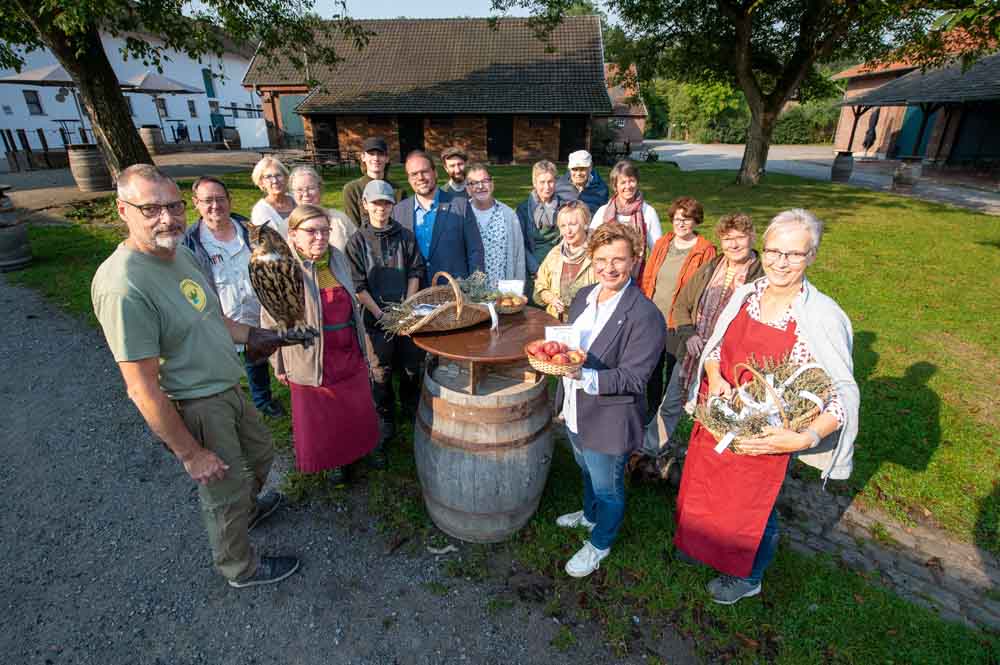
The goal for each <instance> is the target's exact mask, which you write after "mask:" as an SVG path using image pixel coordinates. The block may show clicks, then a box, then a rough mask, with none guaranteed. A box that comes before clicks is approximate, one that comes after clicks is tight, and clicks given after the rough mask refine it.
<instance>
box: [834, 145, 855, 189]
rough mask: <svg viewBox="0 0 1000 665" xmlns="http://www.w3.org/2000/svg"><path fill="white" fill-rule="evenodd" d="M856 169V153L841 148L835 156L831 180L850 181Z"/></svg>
mask: <svg viewBox="0 0 1000 665" xmlns="http://www.w3.org/2000/svg"><path fill="white" fill-rule="evenodd" d="M853 171H854V153H852V152H850V151H849V150H840V151H838V152H837V156H836V157H834V158H833V168H832V169H831V170H830V180H832V181H833V182H849V181H850V179H851V173H852V172H853Z"/></svg>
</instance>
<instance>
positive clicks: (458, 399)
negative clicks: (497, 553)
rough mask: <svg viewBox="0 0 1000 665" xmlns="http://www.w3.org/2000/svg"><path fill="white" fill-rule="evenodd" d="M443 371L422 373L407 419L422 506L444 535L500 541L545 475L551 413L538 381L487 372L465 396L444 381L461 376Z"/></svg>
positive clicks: (530, 505) (525, 514) (528, 511)
mask: <svg viewBox="0 0 1000 665" xmlns="http://www.w3.org/2000/svg"><path fill="white" fill-rule="evenodd" d="M428 364H429V365H432V364H433V363H428ZM442 372H444V373H445V374H446V373H447V370H445V369H443V368H436V369H434V370H430V369H429V370H428V372H427V374H426V375H425V377H424V387H423V394H422V395H421V398H420V407H419V409H418V411H417V419H416V424H415V425H414V452H415V456H416V462H417V474H418V476H419V477H420V485H421V487H422V488H423V494H424V502H425V503H426V505H427V512H428V513H429V514H430V516H431V519H433V520H434V523H435V524H437V526H438V528H440V529H441V530H442V531H444V532H445V533H447V534H448V535H450V536H454V537H455V538H459V539H461V540H465V541H469V542H473V543H495V542H500V541H502V540H505V539H507V538H509V537H510V536H511V535H512V534H514V533H515V532H516V531H517V530H518V529H520V528H521V527H523V526H524V525H525V524H526V523H527V522H528V520H529V519H531V516H532V515H534V513H535V511H536V510H537V509H538V502H539V501H540V500H541V498H542V490H543V489H544V488H545V481H546V479H547V478H548V475H549V466H550V464H551V462H552V446H553V442H552V431H551V422H552V413H551V407H550V406H549V400H548V394H547V392H546V388H545V386H546V384H545V381H544V380H540V379H537V378H534V379H532V380H530V381H523V380H516V379H509V380H506V381H504V380H502V379H501V378H499V377H489V378H487V379H484V380H483V381H482V382H481V383H480V387H479V389H477V393H478V394H476V395H469V394H467V393H463V392H459V391H458V390H457V389H453V388H452V387H446V385H445V384H447V386H454V388H458V386H459V385H460V382H454V381H449V380H448V377H447V376H446V375H443V374H442ZM435 377H437V378H435Z"/></svg>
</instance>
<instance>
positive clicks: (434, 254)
mask: <svg viewBox="0 0 1000 665" xmlns="http://www.w3.org/2000/svg"><path fill="white" fill-rule="evenodd" d="M360 161H361V169H362V175H361V176H360V177H359V178H357V179H355V180H353V181H351V182H349V183H347V185H345V186H344V191H343V200H344V208H345V211H344V212H341V211H338V210H334V209H330V208H324V207H322V206H321V205H320V203H321V200H322V196H323V180H322V177H321V176H320V174H319V173H317V172H316V171H315V170H313V169H311V168H309V167H297V168H295V169H292V170H291V171H289V170H288V169H287V168H286V167H285V166H284V165H283V164H282V163H281V162H280V161H278V160H277V159H275V158H273V157H265V158H264V159H262V160H260V162H259V163H258V164H257V165H256V166H255V167H254V169H253V173H252V178H253V181H254V183H255V184H256V185H257V187H259V188H260V189H261V191H262V193H263V196H262V198H261V199H260V200H259V201H258V202H257V203H256V204H255V205H254V207H253V210H252V211H251V214H250V218H249V219H247V218H244V217H242V216H240V215H238V214H236V213H234V212H233V211H232V209H231V199H230V196H229V192H228V190H227V188H226V186H225V184H224V183H223V182H222V181H220V180H218V179H215V178H212V177H207V176H206V177H202V178H199V179H197V180H196V181H195V182H194V184H193V185H192V201H193V203H194V205H195V207H196V208H197V209H198V212H199V218H198V220H197V221H196V222H195V223H194V224H192V225H190V226H188V227H187V228H185V214H184V213H185V203H184V200H183V199H182V198H181V196H180V193H179V191H178V190H177V186H176V184H175V183H173V181H172V180H170V179H169V178H168V177H167V176H165V175H164V174H163V173H162V172H160V171H158V170H157V169H156V168H155V167H152V166H148V165H137V166H134V167H130V168H129V169H126V170H125V171H124V172H123V173H122V174H121V175H120V176H119V180H118V211H119V215H120V216H121V218H122V219H123V220H124V221H125V223H126V224H127V226H128V228H129V236H128V238H127V239H126V240H125V241H124V242H123V243H122V244H121V245H120V246H119V248H118V249H117V250H116V252H115V254H114V255H112V257H110V258H109V259H108V260H107V261H105V263H104V264H102V266H101V268H100V270H99V271H98V272H97V274H96V275H95V277H94V282H93V285H92V297H93V302H94V309H95V312H96V314H97V316H98V319H99V320H100V322H101V325H102V326H103V328H104V330H105V335H106V337H107V340H108V344H109V346H110V347H111V350H112V352H113V354H114V356H115V359H116V361H117V362H118V363H119V366H120V368H121V371H122V374H123V377H124V379H125V382H126V385H127V387H128V391H129V396H130V397H131V398H132V399H133V401H134V402H135V403H136V405H137V406H138V408H139V410H140V412H141V413H142V415H143V416H144V417H145V418H146V420H147V422H148V423H149V425H150V427H151V429H152V430H153V431H154V432H155V433H156V434H157V435H158V436H159V437H160V438H161V439H162V440H163V441H164V443H165V444H166V445H167V447H168V448H169V449H170V450H171V451H172V452H173V453H174V454H175V455H176V456H177V457H178V458H179V459H180V460H181V461H182V463H183V464H184V466H185V468H186V469H187V470H188V473H189V474H190V475H191V477H192V478H193V479H194V480H196V481H198V482H199V483H200V484H201V487H200V490H201V499H202V512H203V515H204V519H205V523H206V527H207V529H208V532H209V539H210V543H211V545H212V551H213V557H214V560H215V564H216V567H217V568H218V570H219V571H220V572H221V573H222V574H223V575H224V576H225V577H226V578H227V579H228V581H229V583H230V584H231V585H232V586H234V587H242V586H248V585H254V584H264V583H270V582H276V581H278V580H280V579H284V577H287V576H288V575H290V574H292V573H293V572H294V571H295V570H296V569H297V567H298V561H297V560H296V559H295V558H294V557H287V556H286V557H281V556H279V557H261V556H257V555H256V554H255V553H254V551H253V549H252V548H251V547H250V544H249V540H248V536H247V532H248V531H249V529H252V528H253V527H255V526H256V525H257V524H259V523H260V522H261V521H262V520H263V519H264V518H266V517H267V516H269V515H270V514H272V513H273V512H274V510H275V509H276V508H277V507H278V504H279V503H280V495H278V494H276V493H274V492H269V493H267V494H264V495H259V491H260V488H261V486H262V484H263V481H264V479H265V478H266V475H267V470H268V469H269V467H270V463H271V457H272V455H273V452H272V448H271V444H270V439H269V437H268V436H267V431H266V429H265V428H264V427H263V426H262V425H261V423H260V421H259V419H258V418H257V414H256V412H255V410H254V409H252V408H250V407H249V405H247V404H246V403H245V399H244V398H243V396H242V392H241V391H240V390H239V385H238V384H239V380H240V376H241V375H242V374H244V373H245V374H246V377H247V381H248V383H249V386H250V394H251V398H252V400H253V403H254V405H255V406H256V411H259V412H261V413H263V414H264V415H265V416H269V417H277V416H281V415H283V414H284V410H283V408H282V407H281V405H280V404H278V403H277V402H276V401H275V400H274V399H273V397H272V395H271V392H270V376H269V372H268V368H267V364H266V363H267V362H268V361H270V364H271V367H272V368H273V372H274V374H275V377H276V378H277V379H278V380H279V381H281V382H283V383H286V384H288V386H289V389H290V393H291V408H292V428H293V439H294V446H295V453H296V455H295V456H296V464H297V466H298V468H299V469H300V470H301V471H303V472H309V473H313V472H326V473H327V474H328V475H329V477H330V479H331V481H332V482H334V483H337V484H341V483H343V482H346V474H345V471H346V469H347V468H348V466H349V465H350V464H352V463H354V462H356V461H359V460H361V459H363V458H366V459H367V460H368V462H369V463H370V464H371V465H372V466H374V467H376V468H381V467H384V466H385V464H386V453H387V449H386V447H387V445H388V444H389V442H391V441H392V440H393V438H394V436H395V432H396V423H397V422H398V420H397V409H398V411H399V414H400V415H401V416H402V418H404V419H407V420H412V416H413V414H414V413H415V409H416V405H417V400H418V396H419V381H420V372H421V367H422V362H423V354H422V352H420V351H419V349H417V348H416V346H415V345H414V344H413V342H412V341H411V340H410V338H409V337H405V336H393V335H391V334H388V333H386V332H385V331H384V330H382V329H381V328H380V327H379V320H380V318H381V317H382V316H383V314H384V311H385V309H386V308H387V307H388V306H389V305H390V304H391V303H395V302H399V301H402V300H404V299H406V298H407V297H409V296H412V295H413V294H414V293H416V292H417V291H418V290H420V289H422V288H425V287H427V286H430V285H431V280H432V279H433V277H434V275H435V274H436V273H438V272H440V271H446V272H448V273H451V274H452V275H454V276H456V277H466V276H469V275H471V274H472V273H474V272H476V271H482V272H484V273H485V274H486V275H487V278H488V280H489V281H490V283H492V284H494V285H495V284H496V283H497V282H499V281H500V280H521V281H523V282H524V283H525V285H526V294H527V295H529V297H530V299H531V300H532V302H533V304H534V305H536V306H538V307H542V308H544V309H545V310H546V311H548V312H549V313H550V314H551V315H552V316H553V317H555V318H557V319H559V320H560V321H562V322H564V323H565V324H568V325H571V326H572V327H573V328H574V330H575V331H576V333H577V334H578V335H579V339H580V343H581V347H582V348H583V350H584V351H586V352H587V360H586V362H585V364H584V366H583V368H582V369H581V370H580V371H578V372H577V373H576V374H575V375H574V376H572V377H568V378H564V379H563V380H562V381H561V382H560V384H559V390H558V394H557V396H556V402H555V404H556V410H557V412H559V415H560V418H561V420H562V421H563V422H564V423H565V427H566V431H567V436H568V439H569V442H570V445H571V448H572V451H573V454H574V458H575V460H576V462H577V464H578V465H579V467H580V469H581V477H582V484H583V502H582V509H581V510H578V511H575V512H572V513H569V514H566V515H562V516H560V517H559V519H558V524H559V525H560V526H562V527H566V528H584V529H587V530H588V531H589V538H588V539H587V541H586V542H585V543H584V545H583V547H582V548H581V549H580V550H579V551H578V552H577V553H576V554H575V555H574V556H573V557H572V558H571V559H570V560H569V561H568V563H567V564H566V572H567V573H568V574H569V575H572V576H576V577H582V576H585V575H589V574H590V573H592V572H593V571H594V570H596V569H597V568H598V567H599V565H600V562H601V561H602V560H603V559H604V558H605V557H607V556H608V555H609V553H610V551H611V548H612V545H613V544H614V542H615V539H616V538H617V534H618V531H619V529H620V527H621V525H622V522H623V519H624V515H625V505H626V504H625V480H624V477H625V469H626V465H627V463H628V461H629V459H630V457H632V456H633V455H635V454H645V455H649V456H660V455H663V454H666V453H669V452H670V451H672V450H674V451H676V448H677V447H676V446H675V445H674V442H673V438H674V429H675V428H676V426H677V424H678V422H679V420H680V416H681V412H682V409H684V408H685V407H687V408H688V409H689V410H690V408H691V407H692V406H693V404H695V403H696V402H697V401H698V400H704V399H706V398H707V397H708V396H710V395H720V396H729V395H731V394H732V392H733V390H734V387H736V386H739V385H741V384H742V383H744V382H745V381H746V380H747V377H746V376H744V374H745V371H743V372H741V371H738V369H737V368H738V365H739V364H740V363H742V362H745V361H746V360H747V359H748V358H755V359H757V360H762V359H765V358H780V357H783V356H786V355H788V356H791V357H792V358H793V359H794V360H796V361H798V362H802V363H805V362H814V363H818V364H819V365H821V366H822V367H823V368H824V369H825V370H826V371H827V373H828V374H829V375H830V377H831V379H832V381H833V386H834V397H833V398H832V399H830V400H829V401H828V403H827V404H825V405H824V408H823V410H822V413H821V415H820V416H819V417H817V418H816V420H815V421H814V422H813V423H812V424H810V425H809V427H808V428H806V429H805V430H803V431H801V432H794V431H788V430H783V429H781V428H773V429H770V430H768V431H767V433H766V436H764V437H763V438H760V439H754V440H752V441H745V442H742V443H741V449H742V451H743V452H745V453H746V454H743V455H737V454H734V453H733V452H732V451H730V450H725V451H723V452H721V453H719V452H716V451H715V447H716V444H717V441H716V440H715V438H714V436H713V435H712V434H711V433H710V432H708V431H707V430H706V429H704V428H702V427H701V426H700V425H697V424H696V425H695V428H694V430H693V432H692V435H691V437H690V443H689V446H688V450H687V453H686V458H685V465H684V471H683V475H682V479H681V489H680V493H679V495H678V508H677V519H678V524H677V533H676V538H675V544H676V547H677V550H678V558H679V559H681V560H682V561H690V562H700V563H704V564H708V565H710V566H712V567H714V568H716V569H717V570H719V571H720V572H721V573H722V575H721V576H720V577H718V578H716V579H715V580H713V581H712V582H711V583H710V584H709V588H708V590H709V593H710V594H711V596H712V598H713V599H714V600H715V601H717V602H720V603H733V602H736V601H737V600H739V599H740V598H743V597H747V596H751V595H755V594H756V593H758V592H759V591H760V582H761V579H762V575H763V571H764V569H765V568H766V567H767V565H768V564H769V563H770V561H771V559H772V558H773V556H774V550H775V548H776V544H777V534H778V524H777V514H776V512H775V510H774V503H775V500H776V497H777V493H778V489H779V488H780V486H781V482H782V480H783V478H784V471H785V467H786V466H787V463H788V460H789V458H790V456H791V455H793V454H794V455H798V456H799V458H800V459H801V460H803V461H804V462H806V463H808V464H812V465H814V466H817V467H818V468H820V470H821V471H822V475H823V477H824V478H829V477H833V478H845V477H847V475H848V474H849V473H850V471H851V456H852V450H853V440H854V437H855V435H856V433H857V414H858V401H859V398H858V390H857V385H856V383H855V382H854V380H853V378H852V365H851V362H852V361H851V328H850V322H849V320H848V319H847V317H846V315H845V314H844V313H843V312H842V311H841V310H840V308H839V307H838V306H837V305H836V303H834V302H833V301H832V300H831V299H830V298H828V297H827V296H825V295H823V294H822V293H820V292H819V291H817V290H816V289H815V287H813V286H812V284H811V283H810V282H809V281H808V280H807V279H806V277H805V272H806V269H807V267H808V266H809V265H811V264H812V262H813V261H814V260H815V258H816V254H817V250H818V247H819V243H820V238H821V236H822V223H821V222H820V221H819V220H818V219H816V217H815V216H813V215H812V214H810V213H809V212H807V211H805V210H801V209H796V210H789V211H785V212H783V213H780V214H779V215H777V216H776V217H775V218H774V219H773V220H772V221H771V223H770V225H769V226H768V228H767V230H766V232H765V233H764V235H763V245H762V250H761V251H760V252H758V251H756V250H755V249H754V245H755V239H756V237H755V233H754V227H753V224H752V222H751V220H750V218H749V217H748V216H746V215H743V214H732V215H727V216H725V217H723V218H722V219H721V220H720V221H719V223H718V224H717V225H716V229H715V231H716V234H717V237H718V242H719V246H720V249H721V251H719V250H717V249H716V246H715V245H714V244H713V243H712V242H711V241H710V240H708V239H707V238H705V237H704V236H702V235H700V234H699V233H698V227H699V225H700V224H702V222H703V221H704V209H703V207H702V205H701V204H700V203H699V202H698V201H696V200H695V199H692V198H690V197H679V198H677V199H675V200H674V201H673V203H672V204H671V206H670V208H669V210H668V211H667V220H666V221H667V225H668V228H669V231H668V232H667V233H666V234H664V233H663V232H662V228H661V223H660V218H659V215H658V213H657V211H656V210H655V209H654V208H653V206H652V205H650V204H649V203H648V202H647V201H646V200H645V198H644V196H643V192H642V189H641V187H640V174H639V169H638V167H637V166H636V165H635V164H634V163H632V162H630V161H627V160H626V161H622V162H619V163H618V164H616V165H615V166H614V168H613V169H612V170H611V173H610V177H609V185H610V190H609V186H608V185H607V184H605V183H604V181H603V180H602V179H601V177H600V176H599V175H598V173H597V172H596V171H595V170H594V168H593V162H592V159H591V156H590V155H589V154H588V153H587V152H586V151H583V150H580V151H577V152H574V153H572V154H571V155H570V156H569V165H568V166H569V168H568V171H567V173H565V174H563V175H562V176H560V175H559V174H558V171H557V169H556V166H555V165H554V164H553V163H552V162H549V161H540V162H538V163H536V164H535V165H534V167H533V168H532V191H531V193H530V195H529V196H528V198H527V200H525V201H523V202H521V203H520V204H519V205H518V206H517V207H516V208H512V207H510V206H508V205H506V204H504V203H503V202H501V201H499V200H497V199H496V197H495V195H494V192H495V186H494V182H493V178H492V176H491V174H490V170H489V168H488V167H487V166H486V165H485V164H480V163H469V160H468V158H467V155H466V153H464V152H463V151H462V150H461V149H460V148H457V147H454V148H449V149H448V150H446V151H444V153H442V155H441V162H442V166H443V168H444V170H445V172H446V173H447V175H448V180H447V182H446V183H445V185H444V186H439V185H438V180H437V166H436V164H435V159H434V157H432V156H431V155H429V154H428V153H426V152H424V151H420V150H417V151H414V152H412V153H410V154H409V155H408V156H407V157H406V159H405V161H404V164H403V168H404V172H405V176H406V181H407V183H408V185H409V188H410V190H411V192H412V193H409V192H406V191H404V189H403V188H402V187H399V186H397V185H396V184H394V183H393V181H392V180H391V179H390V177H389V154H388V146H387V144H386V142H385V140H384V139H382V138H379V137H372V138H369V139H366V140H365V141H364V143H363V145H362V151H361V160H360ZM264 225H267V226H270V227H272V228H273V229H275V230H276V231H277V232H278V233H279V234H280V235H281V236H282V237H283V238H284V239H285V240H286V241H287V243H288V245H289V247H290V249H291V250H292V252H293V254H294V257H295V259H296V261H297V262H298V263H299V265H300V267H301V274H302V279H303V290H304V293H305V323H306V324H307V325H308V326H310V327H311V328H313V329H314V330H316V331H318V335H317V336H316V337H315V339H312V340H306V341H304V340H303V339H301V338H300V337H294V336H292V335H291V334H290V333H288V332H283V331H282V330H281V328H280V326H278V325H277V324H276V322H275V321H274V320H272V319H271V317H270V316H268V313H267V312H266V311H263V310H262V308H261V306H260V304H259V302H257V299H256V296H255V294H254V291H253V288H252V286H251V285H250V281H249V272H248V265H249V261H250V254H251V251H252V247H251V236H252V234H253V227H254V226H264ZM180 245H184V246H185V248H184V249H182V248H181V247H180ZM237 370H238V371H237ZM394 374H398V379H399V384H398V385H399V395H398V397H397V395H396V394H395V391H394V388H393V375H394Z"/></svg>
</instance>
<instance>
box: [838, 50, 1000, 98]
mask: <svg viewBox="0 0 1000 665" xmlns="http://www.w3.org/2000/svg"><path fill="white" fill-rule="evenodd" d="M994 99H1000V53H997V54H995V55H991V56H987V57H985V58H982V59H981V60H979V61H977V62H976V63H975V64H974V65H972V67H970V68H969V70H968V71H965V72H963V71H962V65H961V63H958V62H956V63H954V64H952V65H949V66H947V67H942V68H940V69H932V70H930V71H927V72H921V71H919V70H917V71H913V72H910V73H909V74H906V75H904V76H900V77H899V78H898V79H896V80H894V81H889V82H888V83H886V84H885V85H883V86H880V87H878V88H875V89H874V90H872V91H871V92H869V93H867V94H863V95H858V96H857V97H852V98H851V99H850V100H847V101H845V102H843V104H842V105H850V106H855V105H863V106H907V105H911V104H922V103H933V102H942V103H951V104H954V103H961V102H972V101H983V100H994Z"/></svg>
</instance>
